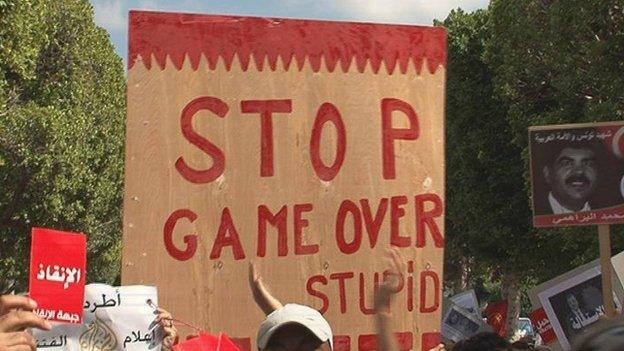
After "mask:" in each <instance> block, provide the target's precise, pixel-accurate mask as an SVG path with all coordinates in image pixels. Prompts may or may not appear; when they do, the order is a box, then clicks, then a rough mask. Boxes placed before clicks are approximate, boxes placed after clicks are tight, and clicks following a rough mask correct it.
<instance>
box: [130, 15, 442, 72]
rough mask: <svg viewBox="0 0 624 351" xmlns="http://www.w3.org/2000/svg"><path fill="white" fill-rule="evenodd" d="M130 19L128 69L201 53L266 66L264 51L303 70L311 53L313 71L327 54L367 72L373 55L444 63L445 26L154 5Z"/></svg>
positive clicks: (433, 66)
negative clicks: (169, 10) (171, 9)
mask: <svg viewBox="0 0 624 351" xmlns="http://www.w3.org/2000/svg"><path fill="white" fill-rule="evenodd" d="M129 21H130V23H129V43H128V45H129V48H128V68H129V69H131V68H132V67H133V66H134V64H135V63H136V61H137V60H142V62H143V64H144V65H145V67H146V68H148V69H151V67H152V58H153V59H154V60H155V61H156V64H157V65H158V66H159V67H160V68H161V69H164V67H165V63H166V59H167V57H169V59H170V60H171V62H172V63H173V65H174V66H175V68H176V69H178V70H179V69H181V68H182V65H183V63H184V60H185V57H186V56H187V57H188V59H189V60H190V63H191V67H192V68H193V69H194V70H197V68H198V66H199V61H200V58H201V55H204V56H205V57H206V60H207V62H208V66H209V68H210V69H215V67H216V65H217V61H218V60H219V59H221V60H223V62H224V63H225V67H226V69H228V70H229V69H230V68H231V65H232V61H233V60H234V56H235V55H236V56H238V59H239V61H240V63H241V67H242V69H243V70H244V71H246V70H247V69H248V68H249V63H250V61H251V60H254V61H255V66H256V67H258V69H259V70H262V69H263V65H264V63H265V59H268V64H269V67H270V69H271V70H275V69H276V67H277V62H278V58H281V59H282V60H283V62H284V65H285V67H286V69H288V68H289V67H291V66H292V63H293V59H294V61H295V63H296V66H297V68H298V69H299V70H301V69H302V68H303V66H304V64H305V61H306V60H307V61H308V62H309V64H310V65H311V67H312V69H313V71H314V72H318V71H319V70H320V69H321V65H322V62H323V61H324V62H325V66H326V67H327V70H328V71H330V72H333V71H334V69H335V68H336V67H337V66H338V65H339V66H340V68H341V69H342V71H343V72H347V71H348V70H349V68H350V66H351V65H352V64H353V63H354V64H355V66H356V67H357V70H358V71H359V72H363V71H364V69H365V67H366V65H367V63H368V62H370V65H371V67H372V69H373V71H374V72H375V73H377V72H378V71H379V69H380V67H381V63H382V62H383V63H384V64H385V67H386V69H387V71H388V73H389V74H392V72H394V71H395V69H397V67H396V66H397V65H398V70H399V71H400V72H401V73H405V72H407V69H408V66H409V64H410V63H411V64H413V65H414V67H415V69H416V71H417V72H418V73H420V72H421V68H422V65H423V61H424V59H425V58H426V59H427V68H428V70H429V72H430V73H434V72H435V71H436V70H437V69H438V67H439V66H445V65H446V30H445V29H444V28H443V27H424V26H409V25H388V24H372V23H354V22H332V21H313V20H299V19H278V18H260V17H236V16H218V15H198V14H185V13H166V12H151V11H130V16H129ZM139 56H140V58H139Z"/></svg>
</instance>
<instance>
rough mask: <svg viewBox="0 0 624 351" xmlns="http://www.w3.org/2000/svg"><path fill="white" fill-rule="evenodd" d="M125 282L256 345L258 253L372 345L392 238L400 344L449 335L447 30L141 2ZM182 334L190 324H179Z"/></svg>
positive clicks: (133, 36) (288, 295) (411, 345)
mask: <svg viewBox="0 0 624 351" xmlns="http://www.w3.org/2000/svg"><path fill="white" fill-rule="evenodd" d="M129 35H130V38H129V39H130V40H129V41H130V47H129V49H130V50H129V70H128V119H127V136H126V183H125V187H126V188H125V201H124V248H123V273H122V280H123V283H124V284H155V285H157V286H158V290H159V297H160V299H161V305H162V306H163V307H165V308H167V309H168V310H170V311H171V312H173V314H174V316H176V317H177V318H180V319H184V320H186V321H188V322H190V323H192V324H194V325H199V326H202V327H204V328H205V329H206V330H207V331H208V332H210V333H212V334H216V333H218V332H219V331H223V332H225V333H227V334H228V335H230V336H232V337H234V338H238V340H237V342H238V343H239V344H240V345H242V347H243V349H246V348H249V349H255V348H256V347H255V335H256V333H257V327H258V325H259V323H260V322H261V321H262V320H263V315H262V314H261V312H260V311H259V309H258V308H257V307H256V306H255V305H254V302H253V299H252V296H251V293H250V290H249V287H248V282H247V266H248V263H249V261H254V262H256V264H257V266H258V269H259V271H260V273H261V274H262V276H263V277H264V281H265V282H266V283H267V284H268V285H269V286H270V287H271V290H272V291H273V293H274V294H275V295H276V297H277V298H278V299H280V300H281V301H282V302H298V303H304V304H308V305H311V306H313V307H314V308H317V309H319V310H320V311H321V312H322V313H324V315H325V316H326V318H327V319H328V321H329V322H330V324H331V325H332V328H333V330H334V335H335V336H336V338H335V341H336V342H335V345H336V349H337V350H349V349H353V350H357V349H360V350H365V349H370V348H372V347H375V346H374V345H375V344H376V340H375V337H374V335H373V334H374V326H373V319H372V316H371V314H372V313H373V312H372V307H373V306H372V302H373V300H372V297H373V296H372V291H373V287H374V285H375V282H376V281H379V280H380V279H382V276H383V274H382V273H383V272H384V270H385V269H386V268H387V262H386V261H385V260H384V258H383V256H384V251H385V250H386V249H387V248H388V247H390V245H394V246H396V247H399V248H400V249H401V251H402V253H403V255H404V256H405V258H406V261H407V265H406V266H407V272H406V274H405V276H404V277H403V279H402V282H403V284H402V286H400V287H399V291H398V292H397V294H396V298H395V301H394V305H393V315H394V316H395V320H394V325H393V327H394V329H395V331H396V332H397V333H399V334H398V335H399V336H400V340H399V341H400V344H401V345H402V348H406V349H415V350H421V349H426V348H428V347H431V346H433V345H435V343H437V341H438V340H439V328H440V314H441V289H442V278H443V277H442V270H443V267H442V261H443V260H442V259H443V250H444V248H443V247H444V85H445V67H444V66H445V61H446V37H445V31H444V29H443V28H429V27H416V26H399V25H377V24H363V23H339V22H322V21H308V20H293V19H289V20H284V19H273V18H249V17H232V16H211V15H192V14H175V13H156V12H131V13H130V34H129ZM183 332H184V331H183Z"/></svg>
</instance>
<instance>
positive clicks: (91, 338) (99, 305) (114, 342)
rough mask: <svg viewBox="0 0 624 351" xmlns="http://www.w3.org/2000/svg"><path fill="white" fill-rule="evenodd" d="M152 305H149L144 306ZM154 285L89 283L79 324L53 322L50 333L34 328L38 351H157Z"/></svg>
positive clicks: (159, 342) (159, 330) (160, 335)
mask: <svg viewBox="0 0 624 351" xmlns="http://www.w3.org/2000/svg"><path fill="white" fill-rule="evenodd" d="M147 300H150V301H151V302H152V306H150V305H149V304H148V303H147ZM157 304H158V294H157V291H156V287H153V286H119V287H114V286H110V285H106V284H89V285H87V286H86V288H85V295H84V306H83V308H84V311H83V315H84V321H83V323H81V324H62V323H53V324H52V325H53V327H52V330H50V331H43V330H38V329H33V336H34V338H35V341H36V343H37V349H39V350H47V351H75V350H80V351H93V350H109V351H114V350H116V351H160V349H161V345H162V339H163V331H162V328H160V326H159V325H158V324H157V323H155V322H154V321H155V319H156V316H157V315H158V314H157V312H156V310H155V309H154V307H153V306H155V305H157Z"/></svg>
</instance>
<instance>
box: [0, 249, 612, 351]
mask: <svg viewBox="0 0 624 351" xmlns="http://www.w3.org/2000/svg"><path fill="white" fill-rule="evenodd" d="M389 258H390V261H391V264H390V270H391V271H392V274H390V275H388V277H389V278H388V279H386V280H385V281H383V282H382V283H381V284H380V285H379V286H378V287H377V291H376V292H375V294H374V296H375V301H374V306H375V312H376V313H375V326H376V329H377V335H378V351H398V350H399V348H398V346H397V345H396V340H395V338H394V335H393V333H392V331H391V330H390V329H391V328H390V327H389V326H390V320H391V318H392V314H391V312H390V305H391V301H392V296H393V294H394V291H395V288H396V284H397V283H398V277H400V275H401V274H402V272H404V271H405V264H404V262H403V260H402V258H401V256H400V254H399V253H398V251H393V250H391V251H389ZM249 283H250V287H251V292H252V295H253V298H254V300H255V302H256V304H257V305H258V307H259V308H260V309H261V310H262V311H263V312H264V314H265V315H266V318H265V319H264V321H262V322H261V323H260V325H259V327H258V335H257V338H256V342H257V349H258V351H332V350H333V348H334V345H333V333H332V329H331V326H330V324H329V323H328V321H327V320H326V319H325V318H324V317H323V316H322V315H321V313H319V312H318V311H317V310H315V309H313V308H311V307H309V306H305V305H300V304H295V303H290V304H285V305H284V304H282V303H281V302H280V301H279V300H278V299H277V298H275V297H274V296H273V295H272V294H271V292H270V291H269V289H268V288H267V287H266V286H265V284H264V282H263V280H262V278H261V276H260V275H259V274H258V272H257V271H256V269H255V267H254V266H253V265H250V269H249ZM36 308H37V303H36V302H35V301H34V300H32V299H30V298H28V297H26V296H20V295H2V296H0V351H35V350H36V349H37V345H36V340H35V339H34V337H33V336H32V334H31V333H29V331H28V330H29V329H30V328H37V329H41V330H50V329H51V328H52V326H51V324H50V323H49V322H48V321H46V320H45V319H43V318H41V317H39V316H37V315H36V314H35V313H34V310H35V309H36ZM156 322H157V323H158V324H159V325H160V327H161V328H162V329H163V342H162V348H163V350H164V351H170V350H171V349H172V347H173V345H175V344H176V343H177V342H179V338H178V331H177V329H176V327H175V323H174V318H173V316H172V315H171V313H169V312H168V311H166V310H165V309H162V308H158V312H157V316H156ZM521 350H535V351H548V350H550V349H549V348H547V347H542V346H536V347H533V346H532V345H530V344H528V343H526V342H523V341H519V342H515V343H510V342H509V341H507V340H505V339H504V338H502V337H501V336H499V335H498V334H496V333H492V332H481V333H478V334H475V335H473V336H471V337H469V338H467V339H465V340H461V341H459V342H457V343H455V344H454V345H452V344H443V343H441V344H439V345H438V346H436V347H434V348H433V349H431V350H430V351H521ZM573 350H574V351H615V350H624V321H623V320H620V319H614V320H604V321H602V322H601V323H598V325H597V326H596V327H595V328H593V329H592V330H590V331H588V332H587V333H585V334H584V335H582V336H581V337H580V338H579V339H578V340H577V341H576V344H575V346H574V347H573Z"/></svg>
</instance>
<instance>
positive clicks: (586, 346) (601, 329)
mask: <svg viewBox="0 0 624 351" xmlns="http://www.w3.org/2000/svg"><path fill="white" fill-rule="evenodd" d="M573 345H574V346H573V347H572V350H573V351H621V350H624V320H623V319H621V318H618V319H615V320H613V319H612V320H602V321H600V322H599V323H597V325H596V326H595V327H593V328H590V329H589V330H588V331H587V332H586V333H584V334H583V335H581V336H580V337H579V338H578V339H577V340H575V341H574V344H573Z"/></svg>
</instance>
